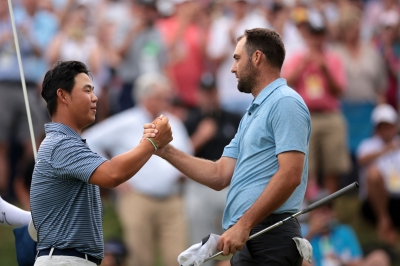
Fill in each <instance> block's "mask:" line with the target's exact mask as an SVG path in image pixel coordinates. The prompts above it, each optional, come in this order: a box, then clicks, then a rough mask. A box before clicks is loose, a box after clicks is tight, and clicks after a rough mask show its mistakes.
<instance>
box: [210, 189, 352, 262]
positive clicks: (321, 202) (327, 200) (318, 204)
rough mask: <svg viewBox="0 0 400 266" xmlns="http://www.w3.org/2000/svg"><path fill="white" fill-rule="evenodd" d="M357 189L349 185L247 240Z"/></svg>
mask: <svg viewBox="0 0 400 266" xmlns="http://www.w3.org/2000/svg"><path fill="white" fill-rule="evenodd" d="M356 188H358V184H357V182H354V183H353V184H351V185H348V186H347V187H344V188H342V189H341V190H338V191H336V192H335V193H333V194H331V195H329V196H327V197H325V198H323V199H321V200H319V201H317V202H315V203H313V204H311V205H310V206H309V207H307V208H305V209H303V210H301V211H299V212H297V213H295V214H293V215H291V216H289V217H287V218H285V219H283V220H282V221H279V222H277V223H275V224H273V225H271V226H269V227H267V228H265V229H263V230H261V231H260V232H257V233H255V234H253V235H251V236H250V237H249V239H247V241H249V240H250V239H253V238H255V237H257V236H259V235H262V234H264V233H265V232H267V231H269V230H271V229H274V228H275V227H278V226H280V225H282V224H283V223H285V222H287V221H289V220H290V219H293V218H296V217H297V216H300V215H301V214H305V213H307V212H310V211H312V210H315V209H316V208H318V207H321V206H322V205H324V204H326V203H328V202H331V201H333V200H335V199H337V198H339V197H341V196H343V195H344V194H346V193H348V192H350V191H352V190H354V189H356ZM219 255H222V251H220V252H218V253H216V254H214V255H212V256H211V257H209V258H207V259H205V260H204V262H206V261H209V260H212V259H214V258H215V257H217V256H219Z"/></svg>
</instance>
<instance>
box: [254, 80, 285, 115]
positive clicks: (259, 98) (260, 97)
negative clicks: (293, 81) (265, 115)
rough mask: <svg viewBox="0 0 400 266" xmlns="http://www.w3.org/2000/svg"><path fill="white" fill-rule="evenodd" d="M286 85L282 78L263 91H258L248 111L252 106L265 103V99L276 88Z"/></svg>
mask: <svg viewBox="0 0 400 266" xmlns="http://www.w3.org/2000/svg"><path fill="white" fill-rule="evenodd" d="M282 85H286V79H284V78H278V79H276V80H274V81H273V82H271V83H270V84H268V85H267V86H266V87H265V88H264V89H262V90H261V91H260V93H259V94H258V96H257V98H255V99H254V100H253V103H252V104H251V105H250V106H249V108H248V109H250V108H251V107H252V106H253V105H261V104H262V102H264V101H265V99H267V98H268V96H269V95H270V94H271V93H272V92H273V91H274V90H275V89H276V88H278V87H280V86H282Z"/></svg>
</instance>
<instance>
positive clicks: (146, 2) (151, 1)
mask: <svg viewBox="0 0 400 266" xmlns="http://www.w3.org/2000/svg"><path fill="white" fill-rule="evenodd" d="M135 2H136V3H137V4H138V5H142V6H149V7H155V6H156V1H155V0H136V1H135Z"/></svg>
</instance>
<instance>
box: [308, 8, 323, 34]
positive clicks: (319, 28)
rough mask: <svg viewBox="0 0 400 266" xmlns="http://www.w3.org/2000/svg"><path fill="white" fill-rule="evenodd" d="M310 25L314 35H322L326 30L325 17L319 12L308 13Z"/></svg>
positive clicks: (311, 11) (310, 11)
mask: <svg viewBox="0 0 400 266" xmlns="http://www.w3.org/2000/svg"><path fill="white" fill-rule="evenodd" d="M308 24H309V28H310V32H311V33H313V34H322V33H324V32H325V30H326V25H325V21H324V17H323V16H322V14H321V13H320V12H319V11H316V10H312V9H311V10H309V11H308Z"/></svg>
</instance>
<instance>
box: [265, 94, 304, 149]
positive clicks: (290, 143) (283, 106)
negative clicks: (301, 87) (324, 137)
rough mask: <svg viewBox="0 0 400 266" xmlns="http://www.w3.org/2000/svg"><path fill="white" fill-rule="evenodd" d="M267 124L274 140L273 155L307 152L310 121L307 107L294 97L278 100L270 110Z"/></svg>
mask: <svg viewBox="0 0 400 266" xmlns="http://www.w3.org/2000/svg"><path fill="white" fill-rule="evenodd" d="M269 123H270V125H269V126H270V127H271V129H272V132H273V135H274V138H275V155H276V156H278V154H280V153H282V152H286V151H300V152H302V153H304V154H307V152H308V143H309V139H310V133H311V119H310V114H309V112H308V110H307V107H306V106H305V104H304V103H301V102H300V101H299V100H298V99H295V98H294V97H291V96H287V97H283V98H281V99H279V100H278V101H277V102H276V103H275V104H274V107H273V108H272V110H271V114H270V116H269Z"/></svg>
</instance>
